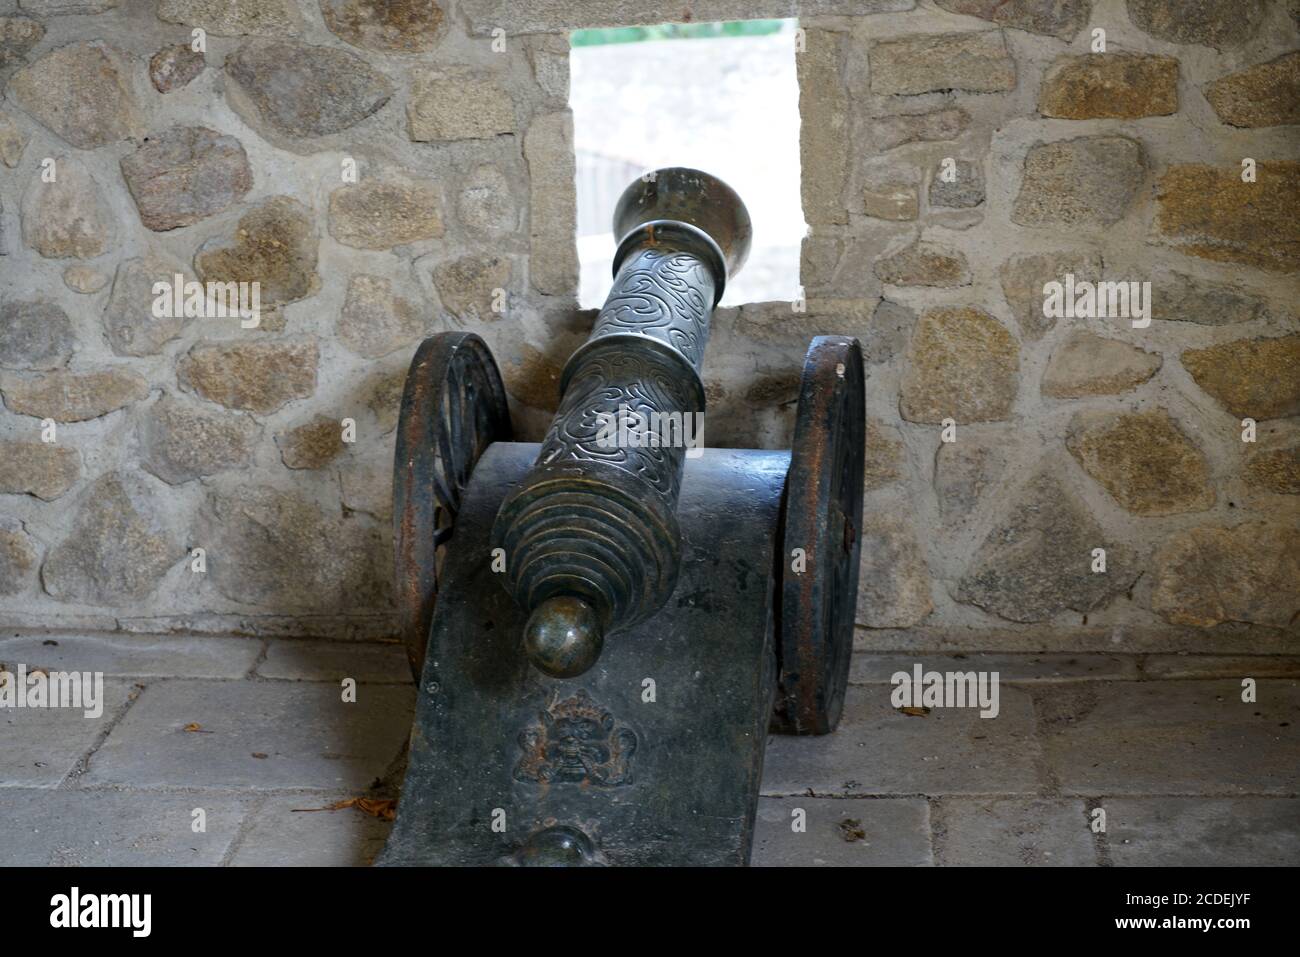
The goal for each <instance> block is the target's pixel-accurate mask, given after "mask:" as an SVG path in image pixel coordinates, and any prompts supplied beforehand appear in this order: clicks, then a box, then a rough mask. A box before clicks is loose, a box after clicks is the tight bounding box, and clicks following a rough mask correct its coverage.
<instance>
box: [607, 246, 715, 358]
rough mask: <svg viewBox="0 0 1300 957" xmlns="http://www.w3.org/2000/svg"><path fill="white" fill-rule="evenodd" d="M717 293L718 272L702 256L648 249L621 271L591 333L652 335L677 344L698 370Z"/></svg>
mask: <svg viewBox="0 0 1300 957" xmlns="http://www.w3.org/2000/svg"><path fill="white" fill-rule="evenodd" d="M713 297H714V276H713V272H712V270H711V268H710V267H709V266H708V265H707V264H706V263H705V262H704V261H703V260H702V259H701V258H700V257H699V256H697V255H695V254H694V253H691V252H686V251H680V250H678V251H675V250H672V249H668V248H653V247H650V248H643V249H641V250H639V251H638V252H637V253H636V254H635V255H634V256H633V257H631V258H629V259H628V260H627V261H625V262H624V264H623V266H622V268H621V269H620V270H619V273H618V279H617V280H616V281H615V283H614V287H613V289H611V290H610V293H609V298H608V299H606V300H605V305H604V307H603V308H602V309H601V310H600V314H599V315H598V316H597V317H596V326H595V329H594V330H593V332H592V334H591V338H592V339H593V340H594V339H599V338H602V337H604V336H610V335H616V334H619V333H631V334H633V335H640V336H649V337H651V338H654V339H658V340H660V341H661V342H664V343H666V344H667V345H670V346H672V347H673V348H674V349H676V350H677V351H678V352H680V353H681V354H682V355H683V356H685V357H686V359H687V361H689V362H690V363H691V365H692V366H694V367H695V369H696V370H698V369H699V368H700V366H701V364H702V363H703V361H704V347H705V345H706V344H707V343H708V341H709V314H710V313H711V311H712V303H713Z"/></svg>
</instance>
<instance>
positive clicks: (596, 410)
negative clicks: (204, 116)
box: [537, 344, 704, 504]
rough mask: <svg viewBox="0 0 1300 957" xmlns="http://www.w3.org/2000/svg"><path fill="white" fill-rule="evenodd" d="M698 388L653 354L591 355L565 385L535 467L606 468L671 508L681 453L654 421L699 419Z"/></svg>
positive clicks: (606, 351)
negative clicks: (623, 474)
mask: <svg viewBox="0 0 1300 957" xmlns="http://www.w3.org/2000/svg"><path fill="white" fill-rule="evenodd" d="M695 385H696V382H695V380H693V379H690V378H686V377H683V376H682V370H681V368H680V367H679V366H678V364H677V363H674V362H672V361H671V360H670V359H669V358H667V357H665V356H664V355H662V354H661V353H660V352H659V351H658V350H653V351H651V350H646V351H641V352H635V353H631V352H627V351H625V350H623V349H620V348H617V347H615V346H614V345H613V344H606V345H605V346H603V347H601V348H593V349H591V350H590V351H588V352H587V353H586V354H585V355H584V356H583V357H582V362H581V363H580V364H579V366H578V371H577V372H576V373H575V374H574V375H572V376H571V377H569V379H568V381H567V384H566V386H565V390H564V399H563V401H562V402H561V403H560V408H559V411H558V412H557V413H556V416H555V421H554V423H552V425H551V430H550V432H548V433H547V435H546V438H545V440H543V442H542V448H541V452H540V453H539V454H538V456H537V461H538V462H539V463H541V464H543V465H551V464H557V463H558V464H564V463H566V462H604V463H607V464H609V465H614V466H617V467H619V468H621V469H623V470H625V471H627V472H628V473H630V474H632V475H634V476H636V477H637V478H638V479H639V480H640V481H642V482H644V483H645V484H646V486H647V487H648V488H649V489H650V490H652V491H654V492H655V493H657V494H658V495H660V496H661V497H662V498H663V499H664V500H665V502H666V503H669V504H671V503H673V502H676V500H677V493H678V491H679V490H680V486H681V475H682V462H683V456H684V453H685V448H684V447H683V446H682V445H681V444H662V443H661V439H662V436H661V434H660V430H659V429H658V428H657V427H656V422H657V421H658V420H659V419H660V418H661V417H662V416H663V415H664V414H665V413H669V414H672V413H682V414H693V413H698V412H703V411H704V404H703V396H702V395H701V394H699V392H698V390H697V389H696V388H693V386H695Z"/></svg>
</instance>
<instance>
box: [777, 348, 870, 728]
mask: <svg viewBox="0 0 1300 957" xmlns="http://www.w3.org/2000/svg"><path fill="white" fill-rule="evenodd" d="M865 401H866V395H865V389H864V382H863V370H862V349H861V347H860V346H859V345H858V341H857V340H856V339H850V338H847V337H845V336H818V337H817V338H816V339H814V340H813V341H812V345H811V346H810V347H809V349H808V355H807V358H806V359H805V360H804V367H803V380H802V382H801V384H800V389H799V410H798V413H797V415H796V418H795V427H794V447H793V448H792V449H791V452H790V471H789V472H788V473H787V475H786V482H785V510H784V518H783V523H782V532H781V534H782V547H781V553H780V561H781V565H780V567H779V574H778V580H777V614H776V622H777V642H776V651H777V659H778V664H779V675H778V679H777V680H778V684H777V692H776V705H775V708H774V709H773V718H772V729H773V730H774V731H777V732H780V733H784V734H827V733H828V732H831V731H834V730H835V725H836V724H838V723H839V720H840V713H841V712H842V711H843V710H844V691H845V688H846V687H847V686H848V681H849V658H850V656H851V654H852V651H853V624H854V619H855V617H856V615H855V613H856V611H857V595H858V555H859V553H860V551H861V540H860V534H859V533H860V530H861V528H862V469H863V453H864V449H863V445H864V442H865V436H864V433H865V425H866V408H865ZM795 549H803V552H802V561H801V560H800V556H799V554H798V553H796V552H795Z"/></svg>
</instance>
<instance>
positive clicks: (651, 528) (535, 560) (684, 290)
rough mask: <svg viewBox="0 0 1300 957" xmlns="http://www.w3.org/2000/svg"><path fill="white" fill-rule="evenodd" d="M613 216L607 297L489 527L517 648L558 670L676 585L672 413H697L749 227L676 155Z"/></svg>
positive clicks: (679, 417)
mask: <svg viewBox="0 0 1300 957" xmlns="http://www.w3.org/2000/svg"><path fill="white" fill-rule="evenodd" d="M614 227H615V230H616V234H617V235H620V236H621V237H622V239H621V240H620V241H619V244H618V250H617V251H616V252H615V254H614V282H613V286H612V288H611V289H610V293H609V296H608V298H607V299H606V300H605V305H604V307H603V308H602V309H601V310H600V313H599V315H597V317H596V322H595V326H594V327H593V329H592V332H591V336H590V337H589V338H588V340H587V342H586V343H584V344H583V345H582V346H581V347H580V348H579V349H578V350H577V351H576V352H574V354H573V355H572V356H571V357H570V358H569V361H568V363H566V365H565V367H564V374H563V376H562V377H561V382H560V387H561V392H562V398H561V400H560V406H559V409H558V410H557V412H556V413H555V418H554V420H553V421H552V423H551V427H550V430H549V431H548V432H547V434H546V438H545V439H544V440H543V442H542V447H541V451H540V453H539V454H538V457H537V461H536V462H535V463H534V464H533V467H532V468H531V469H530V470H529V472H528V474H527V475H526V476H525V477H524V479H523V480H522V481H521V482H520V483H519V485H518V487H517V488H515V490H514V491H513V492H512V493H511V494H510V495H508V496H507V497H506V499H505V501H504V502H503V503H502V505H501V509H500V511H499V512H498V513H497V518H496V522H495V524H494V526H493V529H492V544H493V545H494V546H495V547H499V548H503V549H504V550H505V555H506V575H505V584H506V587H507V588H508V589H509V590H510V592H511V594H512V595H513V596H514V598H515V601H517V602H518V603H519V605H520V606H521V607H522V608H524V609H526V610H527V611H528V612H529V615H530V617H529V622H528V625H527V626H526V628H525V642H524V645H525V651H526V653H527V654H528V656H529V658H530V660H531V661H532V662H533V664H534V665H536V666H537V667H538V669H539V670H541V671H542V672H544V673H546V674H549V675H552V676H555V677H575V676H577V675H579V674H582V673H583V672H585V671H587V670H588V669H589V668H590V667H591V666H592V665H593V664H595V662H596V660H597V658H598V656H599V654H600V650H601V645H602V643H603V639H604V636H605V635H608V634H610V633H611V632H614V631H616V630H618V629H619V628H622V627H625V626H627V625H631V624H634V623H636V622H638V621H642V620H644V619H645V618H647V617H649V616H650V615H652V614H653V613H654V612H655V611H657V610H658V609H659V608H660V607H661V606H662V605H663V603H664V602H665V601H667V600H668V597H669V596H670V595H671V594H672V592H673V588H674V587H675V585H676V583H677V569H678V566H679V564H680V561H681V536H680V532H679V530H678V527H677V499H678V495H679V494H680V491H681V480H682V469H683V464H684V462H685V454H686V444H685V442H684V441H683V437H684V428H683V423H685V422H698V421H699V420H698V418H697V417H699V416H702V415H703V413H704V384H703V382H702V381H701V379H700V368H701V366H702V364H703V361H704V348H705V346H706V345H707V344H708V341H709V324H710V321H711V319H712V316H713V308H714V306H716V305H717V303H718V300H719V299H721V298H722V292H723V289H724V287H725V285H726V282H727V279H728V277H729V276H731V275H734V274H735V273H736V272H737V271H738V270H739V269H740V267H741V266H742V265H743V263H744V261H745V257H746V256H747V255H748V253H749V244H750V238H751V235H752V232H753V231H752V228H751V226H750V221H749V214H748V212H747V211H746V210H745V205H744V203H742V202H741V200H740V197H739V196H737V195H736V193H735V191H734V190H733V189H732V188H731V187H730V186H728V185H727V184H726V183H724V182H722V181H721V180H719V179H717V178H716V177H713V176H710V175H709V174H707V173H702V172H700V171H699V170H692V169H682V168H672V169H662V170H657V171H656V172H654V173H650V174H647V175H646V176H644V177H642V178H640V179H638V180H636V181H635V182H633V183H632V184H631V185H630V186H629V187H628V188H627V189H626V190H625V191H624V192H623V195H622V197H621V198H620V199H619V201H618V203H617V205H616V207H615V213H614ZM665 422H666V423H670V424H675V425H676V435H675V438H674V436H673V432H672V428H671V427H669V428H668V429H667V430H665V428H664V426H663V423H665ZM616 423H623V424H626V423H631V424H630V428H628V429H627V430H624V429H623V428H613V427H612V426H613V425H614V424H616ZM629 433H630V435H629V437H630V441H623V440H622V436H624V435H625V434H629ZM665 436H667V439H668V440H667V441H665ZM560 599H566V600H567V601H565V602H561V601H560Z"/></svg>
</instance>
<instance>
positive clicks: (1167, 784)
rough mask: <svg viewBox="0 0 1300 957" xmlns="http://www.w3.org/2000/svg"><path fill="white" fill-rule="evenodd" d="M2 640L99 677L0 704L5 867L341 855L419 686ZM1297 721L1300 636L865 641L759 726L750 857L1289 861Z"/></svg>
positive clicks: (391, 762)
mask: <svg viewBox="0 0 1300 957" xmlns="http://www.w3.org/2000/svg"><path fill="white" fill-rule="evenodd" d="M918 660H919V661H920V662H921V663H922V664H923V665H924V666H925V668H926V669H927V670H928V669H934V670H939V671H949V670H953V671H958V670H960V671H969V670H981V671H997V672H999V674H1000V676H1001V710H1000V714H999V715H998V717H997V718H994V719H989V720H984V719H981V718H979V717H978V714H977V713H976V712H975V711H973V710H957V709H947V710H945V709H934V710H932V711H930V712H929V713H928V714H924V715H919V714H918V715H907V714H904V713H902V712H900V711H898V710H896V709H895V708H894V707H893V706H892V704H891V702H890V691H891V690H892V689H891V686H890V685H889V684H888V680H889V676H890V675H891V674H892V673H893V672H895V671H898V670H910V668H911V666H912V664H913V663H914V662H916V661H918ZM0 662H3V663H7V664H8V665H9V666H10V667H16V665H17V663H19V662H21V663H23V664H25V665H27V666H28V668H29V669H30V668H32V667H44V668H47V669H50V670H55V671H58V670H81V671H103V672H104V673H105V675H106V680H105V695H106V698H107V699H108V700H107V703H106V705H105V708H104V713H103V715H102V716H101V717H100V718H98V719H87V718H85V717H84V716H83V715H82V713H81V712H80V711H70V710H10V709H4V710H0V833H3V839H0V866H2V865H24V864H26V865H46V864H63V865H93V864H105V865H123V864H205V865H264V864H311V865H349V864H352V865H356V864H367V863H369V862H370V861H371V860H372V859H373V857H374V856H375V854H376V853H377V852H378V851H379V849H380V847H381V846H382V844H383V841H384V838H385V834H386V831H387V827H388V825H387V824H386V823H384V822H383V821H382V820H380V819H379V818H377V817H374V816H371V815H370V814H367V813H365V812H363V811H361V810H357V809H355V808H347V809H340V810H313V809H320V808H327V807H329V805H331V804H334V803H336V802H338V801H341V800H343V799H347V798H352V797H358V796H366V795H367V794H368V793H371V792H368V789H369V788H370V787H371V786H372V785H374V784H375V783H376V782H382V781H385V780H388V781H392V780H393V779H394V778H395V777H396V771H397V769H399V768H400V766H401V755H402V751H403V748H404V746H405V741H406V735H407V731H408V728H409V725H410V718H411V710H412V702H413V698H414V689H413V687H412V686H411V684H410V682H409V680H408V678H407V674H406V664H405V661H404V659H403V657H402V655H401V653H400V651H399V650H398V649H397V648H395V647H393V646H386V645H361V644H342V643H322V642H310V641H276V640H273V641H269V642H264V641H258V640H251V639H242V638H212V637H188V638H181V637H177V636H168V637H162V638H151V637H142V636H128V635H113V636H107V637H102V636H101V637H94V636H68V635H58V636H50V635H29V636H16V637H5V638H0ZM343 677H352V678H354V679H356V681H357V682H358V695H357V701H356V703H355V704H346V705H345V704H343V703H341V701H340V691H339V681H340V679H342V678H343ZM1243 677H1251V678H1254V679H1255V680H1256V683H1257V700H1256V701H1255V702H1253V703H1249V704H1247V703H1243V702H1242V701H1241V684H1242V678H1243ZM1298 724H1300V658H1295V657H1286V658H1284V657H1254V658H1228V657H1210V656H1173V655H1146V656H1122V655H1059V656H1054V655H1030V654H1019V655H1013V654H999V655H974V654H972V655H967V656H964V657H960V658H956V657H950V658H942V657H921V658H919V659H918V658H916V657H913V656H904V655H863V654H859V655H857V656H856V657H855V660H854V665H853V674H852V686H851V687H850V690H849V698H848V704H847V708H846V712H845V718H844V721H843V723H842V725H841V727H840V729H839V731H838V732H837V733H836V734H834V735H832V736H829V737H825V738H818V739H807V738H804V739H795V738H783V737H774V738H773V739H772V740H771V742H770V745H769V748H768V752H767V766H766V770H765V774H764V784H763V797H762V799H761V801H760V805H759V825H758V833H757V837H756V840H755V846H754V862H755V863H756V864H800V865H814V864H826V865H879V864H894V865H910V864H918V865H924V864H944V865H964V864H1008V865H1017V864H1035V865H1043V864H1057V865H1089V866H1095V865H1103V866H1105V865H1152V864H1179V865H1185V864H1243V865H1287V864H1289V865H1295V864H1300V736H1297V731H1296V729H1297V725H1298ZM196 808H202V809H203V811H204V814H205V816H206V830H205V831H204V832H202V833H196V832H195V831H194V829H193V828H192V826H191V822H192V820H193V817H192V815H193V812H194V810H195V809H196ZM796 809H802V810H803V812H804V813H803V815H798V814H796V813H795V812H796ZM1097 809H1101V810H1103V811H1104V812H1105V822H1106V827H1105V830H1104V832H1101V833H1094V832H1093V830H1092V829H1091V827H1090V825H1091V823H1092V821H1093V820H1094V819H1095V818H1096V817H1097V815H1095V813H1094V812H1095V811H1096V810H1097ZM800 816H802V817H803V818H804V819H805V820H806V829H804V830H802V831H796V830H795V829H794V828H792V821H793V820H795V819H796V817H800Z"/></svg>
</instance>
